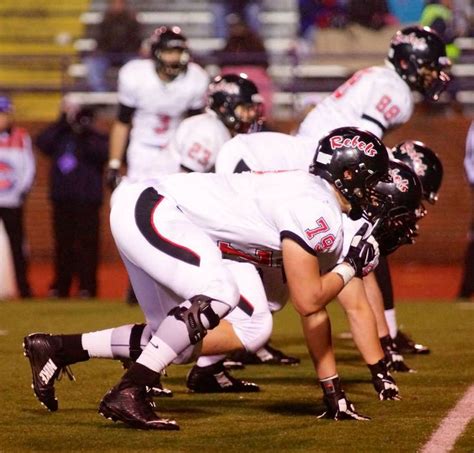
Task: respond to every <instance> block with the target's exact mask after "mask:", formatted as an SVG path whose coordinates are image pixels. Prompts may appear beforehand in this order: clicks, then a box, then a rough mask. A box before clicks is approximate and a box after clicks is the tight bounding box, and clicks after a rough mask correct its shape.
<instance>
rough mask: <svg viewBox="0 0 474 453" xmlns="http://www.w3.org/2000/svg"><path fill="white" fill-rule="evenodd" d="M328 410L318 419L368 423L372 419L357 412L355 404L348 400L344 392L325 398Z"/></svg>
mask: <svg viewBox="0 0 474 453" xmlns="http://www.w3.org/2000/svg"><path fill="white" fill-rule="evenodd" d="M324 404H325V405H326V410H325V411H324V412H323V413H322V414H321V415H319V416H318V418H329V419H332V420H357V421H367V420H370V417H366V416H365V415H362V414H359V413H358V412H356V410H355V407H354V404H352V403H351V401H349V400H348V399H347V398H346V395H345V393H344V392H343V391H341V392H340V393H335V394H333V395H325V396H324Z"/></svg>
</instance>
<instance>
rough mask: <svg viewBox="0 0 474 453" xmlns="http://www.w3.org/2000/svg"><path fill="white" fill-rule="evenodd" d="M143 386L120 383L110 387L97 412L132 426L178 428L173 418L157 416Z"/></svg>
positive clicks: (160, 428) (158, 428) (141, 427)
mask: <svg viewBox="0 0 474 453" xmlns="http://www.w3.org/2000/svg"><path fill="white" fill-rule="evenodd" d="M147 398H148V396H147V392H146V389H145V387H142V386H136V385H128V386H127V387H122V388H121V386H120V385H118V386H116V387H114V388H112V389H111V390H109V391H108V392H107V394H106V395H105V396H104V398H102V401H101V402H100V405H99V414H100V415H102V416H103V417H105V418H107V419H109V420H112V421H114V422H116V421H121V422H123V423H125V424H126V425H128V426H131V427H132V428H137V429H147V430H148V429H157V430H168V431H171V430H178V429H179V426H178V424H177V423H176V422H175V421H174V420H169V419H167V418H161V417H159V416H158V415H157V414H156V413H155V412H154V410H153V408H152V407H151V406H150V404H149V401H148V399H147Z"/></svg>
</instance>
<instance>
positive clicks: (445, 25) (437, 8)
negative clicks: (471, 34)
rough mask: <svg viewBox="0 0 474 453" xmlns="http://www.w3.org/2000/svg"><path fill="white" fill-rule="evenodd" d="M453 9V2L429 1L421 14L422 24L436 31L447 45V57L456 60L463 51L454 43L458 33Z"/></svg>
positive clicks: (442, 0)
mask: <svg viewBox="0 0 474 453" xmlns="http://www.w3.org/2000/svg"><path fill="white" fill-rule="evenodd" d="M452 8H453V2H452V0H431V1H428V2H427V4H426V6H425V8H424V9H423V12H422V14H421V19H420V24H421V25H423V26H427V27H431V28H432V29H433V30H434V31H436V32H437V33H438V34H439V35H440V36H441V38H443V41H444V42H445V43H446V55H447V56H448V57H449V58H450V59H451V60H456V59H457V58H459V55H460V53H461V51H460V49H459V47H458V46H457V45H456V44H455V43H454V40H455V39H456V37H457V31H456V28H455V26H454V15H453V11H452Z"/></svg>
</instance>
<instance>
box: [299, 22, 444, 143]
mask: <svg viewBox="0 0 474 453" xmlns="http://www.w3.org/2000/svg"><path fill="white" fill-rule="evenodd" d="M450 65H451V63H450V61H449V59H448V58H447V57H446V50H445V44H444V42H443V40H442V39H441V38H440V37H439V36H438V34H437V33H436V32H434V31H433V30H431V29H430V28H428V27H418V26H410V27H406V28H404V29H402V30H399V31H398V32H397V33H396V34H395V35H394V37H393V38H392V40H391V42H390V47H389V51H388V55H387V58H386V60H385V66H372V67H369V68H365V69H361V70H359V71H357V72H356V73H355V74H354V75H353V76H352V77H351V78H350V79H349V80H347V81H346V82H345V83H344V84H342V85H341V86H340V87H339V88H337V89H336V90H335V91H334V92H333V93H332V94H331V95H330V96H328V97H326V98H325V99H324V100H323V101H321V102H320V103H319V104H317V105H316V106H315V107H314V108H313V109H312V110H311V111H310V112H309V113H308V114H307V115H306V117H305V118H304V120H303V122H302V123H301V125H300V127H299V130H298V134H297V135H303V136H306V137H313V138H315V139H316V140H319V139H320V138H321V137H322V136H323V135H325V134H326V133H327V132H328V131H330V130H332V129H334V128H336V127H342V126H355V127H359V128H361V129H364V130H368V131H370V132H372V133H373V134H375V135H376V136H377V137H379V138H382V136H383V134H384V133H385V131H386V130H387V129H390V128H393V127H396V126H398V125H401V124H403V123H405V122H407V121H408V120H409V119H410V117H411V115H412V113H413V106H414V99H413V95H412V91H416V92H418V93H420V94H421V95H422V96H423V97H425V98H426V99H430V100H433V101H436V100H438V98H439V96H440V94H441V92H442V91H443V90H444V89H445V88H446V86H447V84H448V83H449V81H450V79H451V78H450V75H449V69H450Z"/></svg>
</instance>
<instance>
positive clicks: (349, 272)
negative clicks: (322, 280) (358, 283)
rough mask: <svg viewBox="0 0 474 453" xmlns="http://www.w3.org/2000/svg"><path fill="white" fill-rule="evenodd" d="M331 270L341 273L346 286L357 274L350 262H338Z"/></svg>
mask: <svg viewBox="0 0 474 453" xmlns="http://www.w3.org/2000/svg"><path fill="white" fill-rule="evenodd" d="M331 272H335V273H336V274H337V275H339V276H340V277H341V278H342V280H343V281H344V286H346V285H347V284H348V283H349V282H350V281H351V280H352V277H354V275H355V269H354V268H353V267H352V266H351V265H350V264H344V263H341V264H338V265H337V266H336V267H335V268H334V269H333V270H332V271H331Z"/></svg>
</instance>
